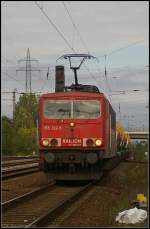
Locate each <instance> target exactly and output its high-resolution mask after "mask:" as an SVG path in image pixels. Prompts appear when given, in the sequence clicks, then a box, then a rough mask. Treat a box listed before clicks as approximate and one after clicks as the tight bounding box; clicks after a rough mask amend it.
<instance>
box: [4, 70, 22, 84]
mask: <svg viewBox="0 0 150 229" xmlns="http://www.w3.org/2000/svg"><path fill="white" fill-rule="evenodd" d="M2 72H3V73H4V74H5V75H7V76H8V78H10V79H13V80H15V81H17V82H18V83H19V82H20V80H17V79H15V78H14V77H12V76H10V75H9V74H8V73H7V72H4V71H2ZM19 84H20V85H21V86H22V84H21V83H19Z"/></svg>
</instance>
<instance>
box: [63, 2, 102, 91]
mask: <svg viewBox="0 0 150 229" xmlns="http://www.w3.org/2000/svg"><path fill="white" fill-rule="evenodd" d="M62 4H63V5H64V8H65V10H66V12H67V14H68V16H69V18H70V20H71V23H72V24H73V26H74V28H75V30H76V31H77V33H78V35H79V38H80V40H81V43H82V45H83V46H84V48H85V50H86V51H87V52H88V54H90V52H89V49H88V48H87V45H86V43H85V41H84V40H83V38H82V36H81V34H80V31H79V29H78V27H77V26H76V24H75V22H74V20H73V17H72V16H71V13H70V12H69V9H68V8H67V6H66V4H65V3H64V1H62ZM94 63H95V62H94ZM95 64H96V63H95ZM84 67H85V69H86V70H87V71H88V72H89V73H90V75H91V77H92V78H93V79H94V80H95V81H96V83H98V85H99V86H100V87H101V88H102V86H101V85H100V84H99V82H98V81H97V79H96V78H95V77H94V75H93V74H92V73H91V72H90V70H89V69H88V68H87V66H86V65H85V64H84ZM97 71H98V69H97ZM98 73H99V71H98ZM102 90H104V88H102ZM104 91H105V90H104Z"/></svg>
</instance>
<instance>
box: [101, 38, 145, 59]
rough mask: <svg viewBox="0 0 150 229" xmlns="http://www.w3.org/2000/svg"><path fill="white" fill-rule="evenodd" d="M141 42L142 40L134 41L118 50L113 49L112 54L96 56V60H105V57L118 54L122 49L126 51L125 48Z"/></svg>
mask: <svg viewBox="0 0 150 229" xmlns="http://www.w3.org/2000/svg"><path fill="white" fill-rule="evenodd" d="M141 42H143V40H140V41H135V42H133V43H131V44H128V45H126V46H124V47H121V48H119V49H115V50H113V51H112V52H109V53H107V54H104V55H101V56H98V57H97V58H105V56H110V55H112V54H113V53H116V52H119V51H121V50H123V49H126V48H128V47H130V46H133V45H136V44H138V43H141Z"/></svg>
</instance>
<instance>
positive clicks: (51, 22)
mask: <svg viewBox="0 0 150 229" xmlns="http://www.w3.org/2000/svg"><path fill="white" fill-rule="evenodd" d="M34 2H35V4H36V6H37V7H38V8H39V9H40V10H41V12H42V13H43V14H44V16H45V17H46V18H47V19H48V21H49V22H50V24H51V25H52V26H53V27H54V29H55V30H56V31H57V32H58V34H59V35H60V36H61V38H62V39H63V40H64V42H65V43H66V45H67V46H68V47H69V48H70V49H71V50H72V51H73V52H75V50H74V49H73V48H72V46H71V45H70V43H69V42H68V40H67V39H66V38H65V36H64V35H63V34H62V32H61V31H60V30H59V29H58V28H57V26H56V25H55V23H54V22H53V21H52V20H51V19H50V17H49V16H48V15H47V14H46V12H45V11H44V10H43V9H42V8H41V7H40V5H39V4H38V3H37V2H36V1H34Z"/></svg>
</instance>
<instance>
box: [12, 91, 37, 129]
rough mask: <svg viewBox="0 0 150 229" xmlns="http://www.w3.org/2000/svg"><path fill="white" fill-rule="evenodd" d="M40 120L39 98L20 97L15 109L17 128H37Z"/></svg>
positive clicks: (29, 95) (32, 95)
mask: <svg viewBox="0 0 150 229" xmlns="http://www.w3.org/2000/svg"><path fill="white" fill-rule="evenodd" d="M37 118H38V97H37V96H36V95H35V94H24V95H23V96H20V98H19V101H18V103H17V104H16V109H15V126H16V128H17V129H18V128H22V127H24V128H33V127H36V122H37Z"/></svg>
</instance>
